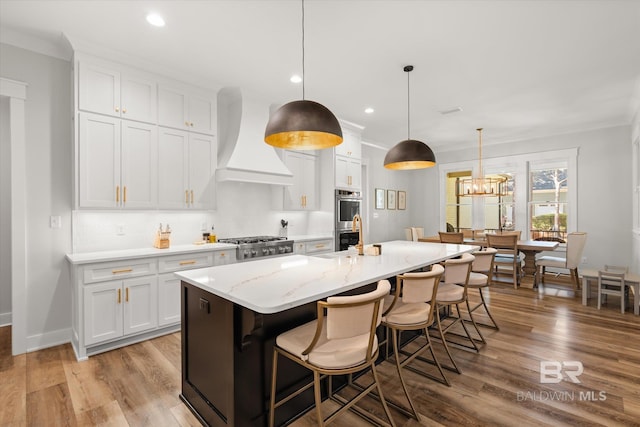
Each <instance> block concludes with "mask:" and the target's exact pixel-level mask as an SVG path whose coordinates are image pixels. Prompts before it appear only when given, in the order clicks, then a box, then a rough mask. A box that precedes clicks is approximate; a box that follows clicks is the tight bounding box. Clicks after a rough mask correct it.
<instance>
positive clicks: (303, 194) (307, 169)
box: [283, 151, 318, 210]
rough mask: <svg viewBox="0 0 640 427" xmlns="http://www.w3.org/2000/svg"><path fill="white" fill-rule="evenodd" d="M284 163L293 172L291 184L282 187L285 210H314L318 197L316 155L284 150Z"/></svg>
mask: <svg viewBox="0 0 640 427" xmlns="http://www.w3.org/2000/svg"><path fill="white" fill-rule="evenodd" d="M283 160H284V163H285V165H287V167H288V168H289V170H290V171H291V173H293V185H290V186H286V187H284V190H283V191H284V206H283V208H284V209H285V210H315V209H316V208H317V205H318V203H317V199H318V173H317V170H318V168H317V156H315V155H311V154H306V153H300V152H297V151H285V152H284V159H283Z"/></svg>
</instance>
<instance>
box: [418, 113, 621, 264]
mask: <svg viewBox="0 0 640 427" xmlns="http://www.w3.org/2000/svg"><path fill="white" fill-rule="evenodd" d="M630 132H631V129H630V127H629V126H620V127H612V128H607V129H599V130H594V131H587V132H579V133H572V134H565V135H556V136H551V137H547V138H538V139H533V140H528V141H517V142H512V143H508V144H495V145H486V146H483V158H487V159H488V158H492V157H499V156H510V155H518V154H526V153H534V152H541V151H551V150H561V149H564V148H574V147H578V149H579V150H578V183H577V185H578V219H577V221H578V223H577V230H580V231H586V232H588V233H589V237H588V240H587V246H586V248H585V253H584V256H586V257H587V261H588V262H587V264H586V265H584V266H583V267H599V266H602V265H604V264H615V265H620V264H622V265H631V264H632V254H631V250H632V243H631V241H632V239H631V233H630V230H631V226H632V214H631V213H632V207H631V198H630V197H629V194H631V191H632V189H631V179H630V177H631V163H630V162H629V158H630V157H631V145H630V144H629V138H630ZM436 158H437V160H438V162H439V163H450V162H458V161H464V160H477V153H476V151H475V150H469V149H465V150H456V151H445V152H436ZM435 179H436V180H437V179H438V178H437V177H436V178H435ZM439 191H440V184H439V183H438V192H439ZM423 196H425V197H428V199H425V200H423V201H422V204H421V206H422V207H423V208H425V209H428V207H429V206H430V203H432V199H431V198H430V196H427V194H426V193H424V194H423ZM437 200H438V199H435V201H433V203H434V204H436V205H437ZM429 215H430V217H429V219H427V220H426V222H428V223H430V224H432V223H433V224H440V223H441V222H440V219H439V211H438V210H437V206H436V209H435V210H430V211H429ZM436 231H437V229H436ZM425 232H426V231H425ZM432 234H433V233H432Z"/></svg>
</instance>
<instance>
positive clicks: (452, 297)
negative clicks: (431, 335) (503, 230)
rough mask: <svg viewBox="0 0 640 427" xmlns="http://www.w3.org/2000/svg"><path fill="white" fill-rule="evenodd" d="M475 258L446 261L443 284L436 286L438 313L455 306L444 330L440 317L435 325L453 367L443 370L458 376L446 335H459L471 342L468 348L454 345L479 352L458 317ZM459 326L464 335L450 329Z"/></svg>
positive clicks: (464, 299) (471, 256)
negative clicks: (454, 312)
mask: <svg viewBox="0 0 640 427" xmlns="http://www.w3.org/2000/svg"><path fill="white" fill-rule="evenodd" d="M474 259H475V257H474V256H473V255H471V254H462V256H461V257H460V258H457V259H448V260H446V261H445V262H444V283H441V284H440V285H438V292H437V294H436V304H437V307H438V311H439V309H440V308H443V307H449V309H450V307H451V306H452V305H455V307H456V312H457V315H458V316H457V317H453V316H449V317H448V319H451V320H452V321H451V323H449V324H448V325H447V326H446V327H445V328H444V329H443V327H442V320H440V316H435V318H436V325H437V328H438V332H439V334H440V337H439V338H440V340H441V341H442V345H443V346H444V349H445V351H446V353H447V356H449V360H451V363H452V364H453V367H449V366H444V365H443V367H444V368H445V369H449V370H451V371H454V372H457V373H458V374H460V373H462V372H461V371H460V369H459V368H458V365H457V364H456V362H455V360H453V357H452V356H451V352H450V351H449V346H448V345H447V339H446V336H445V335H446V334H451V335H459V336H462V337H466V338H468V339H469V341H470V342H471V345H470V346H465V345H462V344H459V343H454V344H456V345H458V346H461V347H465V348H469V349H472V350H474V351H476V352H477V351H479V349H478V346H477V345H476V343H475V341H474V340H473V338H472V337H471V335H470V334H469V330H468V329H467V327H466V325H465V322H463V321H462V317H461V316H460V306H459V305H460V304H462V303H464V302H466V301H467V284H468V282H469V275H470V273H471V264H472V263H473V260H474ZM457 324H460V325H461V326H462V329H464V332H465V334H466V335H461V334H454V333H452V332H450V331H451V329H452V328H453V327H454V326H455V325H457Z"/></svg>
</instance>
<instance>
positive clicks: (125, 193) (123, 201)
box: [122, 185, 127, 203]
mask: <svg viewBox="0 0 640 427" xmlns="http://www.w3.org/2000/svg"><path fill="white" fill-rule="evenodd" d="M122 203H127V186H126V185H125V186H124V187H122Z"/></svg>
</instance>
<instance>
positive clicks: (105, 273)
mask: <svg viewBox="0 0 640 427" xmlns="http://www.w3.org/2000/svg"><path fill="white" fill-rule="evenodd" d="M157 270H158V268H157V263H156V259H155V258H149V259H145V258H141V259H130V260H127V261H114V262H104V263H100V264H90V265H87V266H86V267H85V268H84V283H95V282H103V281H105V280H114V279H123V278H127V277H137V276H146V275H150V274H156V271H157Z"/></svg>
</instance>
